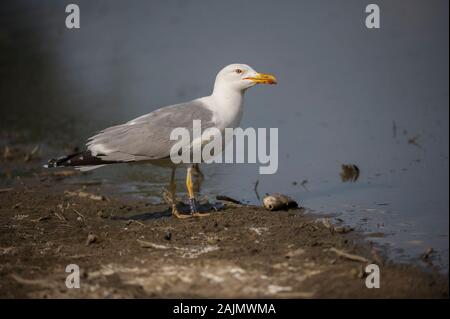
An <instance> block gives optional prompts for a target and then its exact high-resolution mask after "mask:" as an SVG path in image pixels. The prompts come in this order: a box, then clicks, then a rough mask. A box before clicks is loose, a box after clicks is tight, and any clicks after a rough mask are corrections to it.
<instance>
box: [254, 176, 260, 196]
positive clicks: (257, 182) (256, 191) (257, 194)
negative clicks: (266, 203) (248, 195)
mask: <svg viewBox="0 0 450 319" xmlns="http://www.w3.org/2000/svg"><path fill="white" fill-rule="evenodd" d="M258 185H259V179H258V180H256V182H255V187H254V191H255V194H256V197H257V198H258V200H259V201H261V197H259V193H258Z"/></svg>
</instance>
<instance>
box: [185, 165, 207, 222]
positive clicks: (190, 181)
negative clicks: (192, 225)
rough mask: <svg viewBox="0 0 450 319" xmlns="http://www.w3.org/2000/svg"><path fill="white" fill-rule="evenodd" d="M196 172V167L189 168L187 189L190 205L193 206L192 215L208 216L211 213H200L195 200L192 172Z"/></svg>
mask: <svg viewBox="0 0 450 319" xmlns="http://www.w3.org/2000/svg"><path fill="white" fill-rule="evenodd" d="M193 170H195V168H194V167H189V168H188V169H187V174H186V188H187V191H188V195H189V204H190V206H191V214H192V216H195V217H203V216H208V215H209V213H200V212H199V211H198V209H197V202H196V200H195V191H194V183H193V179H192V171H193Z"/></svg>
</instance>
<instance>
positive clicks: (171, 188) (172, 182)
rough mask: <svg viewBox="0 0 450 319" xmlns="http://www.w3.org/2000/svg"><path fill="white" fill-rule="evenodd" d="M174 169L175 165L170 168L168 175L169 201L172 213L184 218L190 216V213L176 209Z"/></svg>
mask: <svg viewBox="0 0 450 319" xmlns="http://www.w3.org/2000/svg"><path fill="white" fill-rule="evenodd" d="M175 171H176V167H174V168H172V173H171V175H170V183H169V195H170V201H171V203H172V215H173V216H175V217H176V218H180V219H184V218H190V217H192V216H191V215H186V214H181V213H180V212H179V211H178V209H177V195H176V190H177V184H176V183H175Z"/></svg>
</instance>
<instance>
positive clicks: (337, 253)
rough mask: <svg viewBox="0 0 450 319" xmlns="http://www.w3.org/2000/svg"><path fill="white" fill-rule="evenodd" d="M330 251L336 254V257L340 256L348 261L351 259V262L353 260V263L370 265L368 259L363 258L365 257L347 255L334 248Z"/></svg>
mask: <svg viewBox="0 0 450 319" xmlns="http://www.w3.org/2000/svg"><path fill="white" fill-rule="evenodd" d="M330 251H332V252H334V253H336V255H338V256H340V257H344V258H347V259H350V260H353V261H359V262H362V263H368V262H369V260H368V259H367V258H365V257H363V256H358V255H354V254H349V253H346V252H345V251H342V250H339V249H336V248H334V247H333V248H330Z"/></svg>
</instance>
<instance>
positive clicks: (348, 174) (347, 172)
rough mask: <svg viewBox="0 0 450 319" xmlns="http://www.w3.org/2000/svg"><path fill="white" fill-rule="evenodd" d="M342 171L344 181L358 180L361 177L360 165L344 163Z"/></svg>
mask: <svg viewBox="0 0 450 319" xmlns="http://www.w3.org/2000/svg"><path fill="white" fill-rule="evenodd" d="M341 168H342V171H341V173H340V175H341V180H342V182H344V183H345V182H356V181H357V180H358V178H359V173H360V170H359V167H358V166H356V165H354V164H342V165H341Z"/></svg>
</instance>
